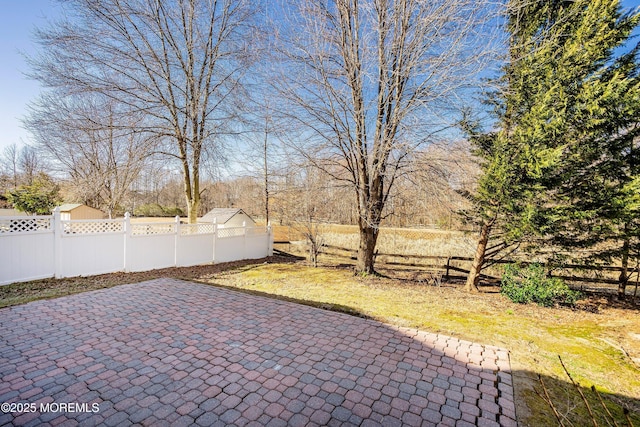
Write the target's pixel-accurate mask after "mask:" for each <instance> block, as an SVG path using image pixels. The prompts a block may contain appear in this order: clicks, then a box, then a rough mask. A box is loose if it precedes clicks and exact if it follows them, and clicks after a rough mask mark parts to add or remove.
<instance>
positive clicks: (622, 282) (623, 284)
mask: <svg viewBox="0 0 640 427" xmlns="http://www.w3.org/2000/svg"><path fill="white" fill-rule="evenodd" d="M626 231H627V227H626V226H625V232H626ZM628 273H629V239H625V240H624V243H623V245H622V271H620V276H619V277H618V299H620V300H622V299H624V296H625V292H626V290H627V283H628V282H629V274H628Z"/></svg>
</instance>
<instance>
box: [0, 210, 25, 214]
mask: <svg viewBox="0 0 640 427" xmlns="http://www.w3.org/2000/svg"><path fill="white" fill-rule="evenodd" d="M24 215H25V213H24V212H20V211H19V210H17V209H0V216H24Z"/></svg>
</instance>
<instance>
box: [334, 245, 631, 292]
mask: <svg viewBox="0 0 640 427" xmlns="http://www.w3.org/2000/svg"><path fill="white" fill-rule="evenodd" d="M324 249H325V251H324V252H323V253H326V254H331V255H337V256H347V257H349V258H351V259H355V258H356V256H355V254H354V251H353V249H348V248H343V247H339V246H332V245H325V246H324ZM327 249H328V250H330V252H329V251H327ZM336 251H339V252H342V254H341V253H336ZM345 253H346V254H348V255H345ZM376 256H377V257H378V260H379V262H381V263H382V264H385V265H392V266H399V267H413V268H421V269H427V270H429V271H441V272H442V277H443V278H444V279H446V280H455V279H465V278H466V276H467V274H469V269H470V265H471V262H472V261H473V258H471V257H461V256H437V255H417V254H388V253H378V254H377V255H376ZM394 259H395V260H394ZM397 259H403V260H416V261H420V262H408V261H397ZM487 261H488V262H489V263H490V264H493V265H504V264H519V265H531V264H535V263H534V262H528V261H516V260H505V259H501V260H491V259H490V260H487ZM465 267H467V268H465ZM550 270H551V276H552V277H557V278H560V279H562V280H565V281H566V282H568V283H569V284H570V285H571V286H572V287H573V288H579V289H589V290H600V291H603V290H606V291H616V290H617V286H618V284H619V279H618V276H619V275H620V273H621V272H622V271H623V268H622V267H620V266H589V265H578V264H564V265H562V266H550ZM639 270H640V269H638V268H629V269H628V270H627V274H628V282H627V284H628V287H632V288H635V289H634V294H637V290H638V282H639V281H640V271H639ZM573 272H580V273H582V275H576V274H572V273H573ZM586 272H590V273H591V274H590V275H586V274H585V273H586ZM607 276H608V277H607ZM614 276H615V277H614ZM482 277H483V279H485V280H486V281H488V282H490V283H497V282H499V281H500V278H499V277H497V276H496V275H492V274H491V273H489V272H487V273H484V274H483V275H482Z"/></svg>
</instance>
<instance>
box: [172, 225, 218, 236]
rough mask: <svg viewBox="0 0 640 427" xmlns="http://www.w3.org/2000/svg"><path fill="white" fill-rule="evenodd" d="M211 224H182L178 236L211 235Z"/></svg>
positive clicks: (212, 229)
mask: <svg viewBox="0 0 640 427" xmlns="http://www.w3.org/2000/svg"><path fill="white" fill-rule="evenodd" d="M213 232H214V228H213V224H182V225H181V226H180V234H181V235H183V236H190V235H193V234H213Z"/></svg>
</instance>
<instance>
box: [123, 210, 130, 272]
mask: <svg viewBox="0 0 640 427" xmlns="http://www.w3.org/2000/svg"><path fill="white" fill-rule="evenodd" d="M123 227H124V239H123V242H124V245H123V246H124V251H123V252H124V271H125V273H128V272H129V262H128V260H127V258H128V254H127V248H128V246H129V241H130V240H129V239H131V214H129V212H125V213H124V221H123Z"/></svg>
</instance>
